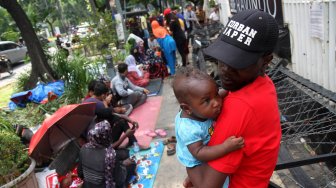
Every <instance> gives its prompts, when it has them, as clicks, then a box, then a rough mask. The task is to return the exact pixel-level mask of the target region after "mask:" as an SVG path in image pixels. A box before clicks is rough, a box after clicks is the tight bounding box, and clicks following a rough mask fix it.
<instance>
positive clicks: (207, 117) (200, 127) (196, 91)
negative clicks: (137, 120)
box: [173, 67, 244, 184]
mask: <svg viewBox="0 0 336 188" xmlns="http://www.w3.org/2000/svg"><path fill="white" fill-rule="evenodd" d="M173 90H174V94H175V96H176V98H177V100H178V102H179V104H180V107H181V109H182V110H181V111H180V112H179V113H178V114H177V115H176V118H175V133H176V139H177V146H176V151H177V158H178V160H179V161H180V162H181V163H182V165H184V166H186V168H187V173H188V176H191V174H201V173H202V170H201V168H197V166H199V165H200V164H201V163H202V162H206V161H211V160H214V159H216V158H219V157H222V156H223V155H226V154H228V153H229V152H232V151H234V150H237V149H240V148H242V147H243V146H244V140H243V138H241V137H239V138H237V137H235V136H231V137H229V138H228V139H227V140H225V141H224V142H223V143H222V144H220V145H216V146H207V143H208V141H209V140H210V136H211V135H212V133H213V131H214V127H213V125H214V120H216V118H217V116H218V115H219V114H220V112H221V107H222V97H223V96H220V95H219V92H218V88H217V85H216V83H215V81H214V80H213V79H212V78H211V77H210V76H209V75H207V74H206V73H203V72H201V71H200V70H198V69H193V68H190V67H182V68H181V69H180V70H179V72H178V73H177V74H176V76H175V78H174V80H173ZM225 184H227V182H226V183H225Z"/></svg>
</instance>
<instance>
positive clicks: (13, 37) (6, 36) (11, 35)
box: [0, 31, 20, 41]
mask: <svg viewBox="0 0 336 188" xmlns="http://www.w3.org/2000/svg"><path fill="white" fill-rule="evenodd" d="M0 37H1V39H2V40H9V41H18V40H19V37H20V34H19V33H18V32H15V31H6V32H4V33H2V34H1V36H0Z"/></svg>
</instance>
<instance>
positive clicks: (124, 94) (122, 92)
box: [114, 82, 128, 97]
mask: <svg viewBox="0 0 336 188" xmlns="http://www.w3.org/2000/svg"><path fill="white" fill-rule="evenodd" d="M114 88H115V90H116V92H117V93H118V95H120V96H121V97H127V96H128V93H127V90H125V89H124V87H123V84H122V83H119V82H118V83H115V84H114Z"/></svg>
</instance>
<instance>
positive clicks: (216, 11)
mask: <svg viewBox="0 0 336 188" xmlns="http://www.w3.org/2000/svg"><path fill="white" fill-rule="evenodd" d="M209 22H210V23H218V22H219V9H218V7H217V6H216V7H215V8H214V9H213V11H212V12H211V14H210V16H209Z"/></svg>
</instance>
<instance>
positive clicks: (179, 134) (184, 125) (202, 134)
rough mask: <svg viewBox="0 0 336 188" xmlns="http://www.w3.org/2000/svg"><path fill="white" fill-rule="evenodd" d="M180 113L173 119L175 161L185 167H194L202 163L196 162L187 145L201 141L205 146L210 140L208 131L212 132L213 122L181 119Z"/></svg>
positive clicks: (209, 120)
mask: <svg viewBox="0 0 336 188" xmlns="http://www.w3.org/2000/svg"><path fill="white" fill-rule="evenodd" d="M181 112H182V111H180V112H179V113H178V114H177V115H176V117H175V134H176V140H177V144H176V155H177V159H178V160H179V161H180V162H181V163H182V164H183V165H184V166H186V167H194V166H197V165H200V164H201V163H202V162H201V161H199V160H197V159H196V158H195V157H193V156H192V154H191V153H190V152H189V150H188V145H190V144H193V143H195V142H198V141H202V142H203V145H207V143H208V142H209V140H210V135H209V131H212V130H213V126H212V125H213V120H211V119H208V120H206V121H204V122H201V121H197V120H192V119H189V118H182V117H181Z"/></svg>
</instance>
